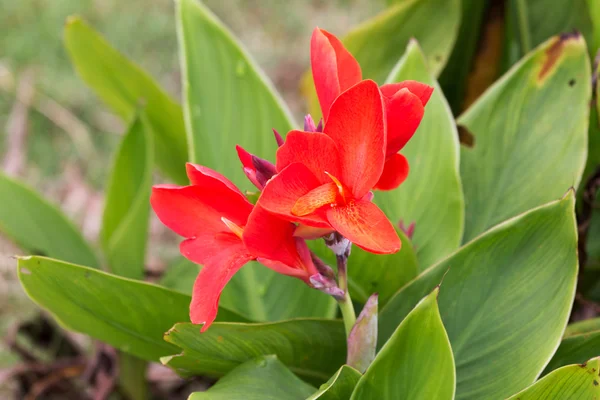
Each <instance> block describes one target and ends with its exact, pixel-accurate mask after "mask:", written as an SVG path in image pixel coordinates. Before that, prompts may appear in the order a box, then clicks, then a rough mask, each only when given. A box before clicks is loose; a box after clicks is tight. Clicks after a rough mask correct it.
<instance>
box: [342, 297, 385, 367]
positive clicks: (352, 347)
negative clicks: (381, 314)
mask: <svg viewBox="0 0 600 400" xmlns="http://www.w3.org/2000/svg"><path fill="white" fill-rule="evenodd" d="M377 297H378V296H377V293H374V294H372V295H371V297H369V299H368V300H367V303H366V304H365V306H364V307H363V309H362V311H361V312H360V315H359V316H358V319H357V320H356V323H355V324H354V326H353V327H352V330H351V331H350V335H348V358H347V360H346V364H348V365H350V366H351V367H354V368H356V369H357V370H358V371H359V372H361V373H364V372H365V371H366V370H367V368H368V367H369V365H371V363H372V362H373V360H374V359H375V350H376V348H377V303H378V301H377Z"/></svg>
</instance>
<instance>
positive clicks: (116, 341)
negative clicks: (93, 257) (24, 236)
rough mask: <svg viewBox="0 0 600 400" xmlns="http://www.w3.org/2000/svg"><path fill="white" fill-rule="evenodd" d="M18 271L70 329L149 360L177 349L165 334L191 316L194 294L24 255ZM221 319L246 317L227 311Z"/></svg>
mask: <svg viewBox="0 0 600 400" xmlns="http://www.w3.org/2000/svg"><path fill="white" fill-rule="evenodd" d="M18 269H19V279H20V281H21V284H22V285H23V288H24V289H25V291H26V292H27V294H28V295H29V297H30V298H31V299H32V300H33V301H34V302H36V303H37V304H38V305H39V306H41V307H43V308H45V309H46V310H48V311H49V312H50V313H52V315H54V317H55V318H56V320H57V321H58V322H59V323H60V324H61V325H62V326H64V327H65V328H67V329H71V330H74V331H76V332H81V333H85V334H87V335H90V336H91V337H93V338H95V339H98V340H101V341H103V342H106V343H108V344H110V345H111V346H114V347H116V348H118V349H119V350H122V351H124V352H126V353H130V354H133V355H135V356H137V357H140V358H142V359H144V360H148V361H158V360H159V358H160V357H162V356H166V355H169V354H174V353H176V352H177V351H178V348H177V347H175V346H173V345H171V344H168V343H166V342H164V341H163V335H164V333H165V332H166V331H167V330H168V329H169V328H170V327H171V326H173V324H175V323H177V322H181V321H188V320H189V316H188V310H189V304H190V301H191V299H190V297H189V296H186V295H184V294H181V293H178V292H174V291H171V290H168V289H165V288H161V287H159V286H154V285H151V284H148V283H144V282H139V281H134V280H130V279H127V278H121V277H118V276H115V275H111V274H107V273H105V272H101V271H98V270H94V269H91V268H87V267H81V266H78V265H74V264H69V263H66V262H63V261H58V260H52V259H49V258H45V257H24V258H20V259H19V262H18ZM217 319H218V320H221V321H223V320H225V321H227V320H228V321H241V320H243V318H241V317H239V316H237V315H236V314H234V313H232V312H230V311H228V310H226V309H220V310H219V314H218V317H217Z"/></svg>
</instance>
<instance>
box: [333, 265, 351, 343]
mask: <svg viewBox="0 0 600 400" xmlns="http://www.w3.org/2000/svg"><path fill="white" fill-rule="evenodd" d="M336 259H337V265H338V287H339V288H340V289H342V290H343V291H344V298H343V299H338V304H339V306H340V310H341V311H342V317H343V318H344V326H345V328H346V337H348V336H349V335H350V331H351V330H352V327H353V326H354V323H355V322H356V313H355V311H354V305H352V298H351V297H350V291H349V290H348V269H347V266H348V256H347V255H338V256H336Z"/></svg>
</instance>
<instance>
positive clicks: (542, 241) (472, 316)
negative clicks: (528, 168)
mask: <svg viewBox="0 0 600 400" xmlns="http://www.w3.org/2000/svg"><path fill="white" fill-rule="evenodd" d="M574 203H575V199H574V193H573V191H569V193H568V194H567V195H566V196H565V197H564V198H563V199H561V200H559V201H554V202H551V203H548V204H546V205H544V206H541V207H539V208H536V209H534V210H531V211H529V212H527V213H525V214H522V215H520V216H518V217H516V218H513V219H510V220H508V221H505V222H504V223H502V224H500V225H498V226H496V227H494V228H493V229H491V230H489V231H488V232H486V233H485V234H483V235H481V236H479V237H478V238H477V239H475V240H473V241H472V242H470V243H468V244H467V245H465V246H464V247H462V248H461V249H460V250H458V251H457V252H456V253H454V254H453V255H451V256H449V257H448V258H446V259H445V260H443V261H441V262H439V263H438V264H436V265H434V266H432V267H431V268H429V269H427V270H426V271H425V272H423V273H422V274H421V275H420V276H419V277H417V278H416V279H415V280H414V281H412V282H411V283H409V284H408V285H406V286H405V287H403V288H402V289H400V291H398V293H396V295H395V296H394V297H393V298H392V299H391V300H390V301H389V302H388V304H387V305H386V306H385V307H384V308H383V309H382V310H381V312H380V314H379V321H380V325H379V332H380V336H379V343H385V340H386V339H387V338H388V337H390V335H391V334H392V332H393V331H394V329H395V328H396V326H397V325H398V324H399V323H400V322H401V321H402V320H403V318H404V316H406V315H407V314H408V312H409V311H410V309H411V307H413V306H414V305H415V304H416V303H417V302H418V301H419V299H420V298H421V297H422V296H424V295H425V294H427V293H428V292H429V291H431V290H432V289H433V288H434V287H435V286H436V285H438V284H439V283H440V282H441V281H442V279H443V284H442V290H441V292H440V296H439V300H438V301H439V308H440V314H441V316H442V320H443V322H444V326H445V328H446V331H447V332H448V336H449V338H450V343H451V344H452V350H453V352H454V360H455V362H456V372H457V389H456V398H457V399H495V398H505V397H507V396H509V395H512V394H514V393H515V392H517V391H519V390H522V389H524V388H525V387H527V386H528V385H530V384H531V383H533V381H534V380H535V379H536V378H537V376H538V375H539V374H540V372H541V371H542V370H543V369H544V367H545V365H546V364H547V362H548V360H549V359H550V358H551V356H552V354H553V353H554V351H555V350H556V348H557V346H558V344H559V342H560V339H561V336H562V334H563V331H564V329H565V326H566V324H567V320H568V318H569V314H570V311H571V305H572V304H573V298H574V295H575V284H576V276H577V269H578V268H577V261H578V260H577V251H576V248H577V230H576V223H575V216H574V210H573V208H574ZM490 360H493V362H490Z"/></svg>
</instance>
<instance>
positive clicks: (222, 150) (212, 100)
mask: <svg viewBox="0 0 600 400" xmlns="http://www.w3.org/2000/svg"><path fill="white" fill-rule="evenodd" d="M177 27H178V37H179V51H180V53H181V64H182V81H183V98H184V115H185V121H186V128H187V134H188V142H189V147H190V149H189V150H190V153H189V154H190V160H191V161H192V162H196V163H200V164H202V165H206V166H208V167H210V168H213V169H215V170H217V171H219V172H221V173H222V174H224V175H226V176H227V177H228V178H230V179H231V180H232V181H233V182H235V183H236V184H238V185H241V184H244V185H247V184H248V183H247V182H248V180H247V178H246V176H245V175H244V172H243V170H242V167H241V164H240V162H239V160H238V157H237V153H236V151H235V145H236V144H239V145H240V146H242V147H244V148H245V149H246V150H248V151H249V152H251V153H253V154H256V155H258V156H260V157H263V158H267V159H274V157H275V151H276V149H277V144H276V143H275V140H274V138H273V133H272V131H271V130H272V129H273V128H275V129H277V130H278V131H279V132H281V133H285V132H287V131H288V130H290V129H291V128H292V125H293V121H292V118H291V115H290V113H289V111H288V109H287V108H286V106H285V104H284V103H283V101H282V100H281V98H280V97H279V95H278V94H277V92H276V91H275V89H274V88H273V86H272V84H271V83H270V82H269V80H268V79H267V77H266V76H265V75H264V73H263V72H262V71H261V70H260V68H259V67H258V66H257V65H256V63H255V62H254V61H253V60H252V58H251V57H250V55H249V54H248V53H247V52H246V51H245V50H244V49H243V48H242V46H241V44H240V43H239V42H238V40H237V39H236V38H235V37H234V36H233V34H232V33H231V32H229V30H228V29H227V28H226V27H225V26H224V25H223V24H222V23H221V22H220V21H219V20H218V19H217V17H216V16H215V15H213V14H212V13H211V12H210V11H209V10H208V9H207V8H206V7H205V6H204V5H203V4H202V3H200V2H198V1H196V0H178V1H177Z"/></svg>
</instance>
